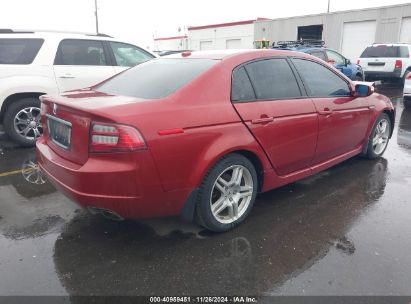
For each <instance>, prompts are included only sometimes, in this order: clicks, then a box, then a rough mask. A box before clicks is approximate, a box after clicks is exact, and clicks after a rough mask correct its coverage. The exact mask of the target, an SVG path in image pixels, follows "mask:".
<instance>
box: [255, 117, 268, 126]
mask: <svg viewBox="0 0 411 304" xmlns="http://www.w3.org/2000/svg"><path fill="white" fill-rule="evenodd" d="M272 121H274V117H261V118H257V119H253V120H252V121H251V123H252V124H254V125H256V124H267V123H270V122H272Z"/></svg>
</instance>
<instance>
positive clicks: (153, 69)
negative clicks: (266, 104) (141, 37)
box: [94, 58, 218, 99]
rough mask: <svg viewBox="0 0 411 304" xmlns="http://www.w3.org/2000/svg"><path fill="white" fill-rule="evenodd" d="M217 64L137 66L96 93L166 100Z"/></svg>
mask: <svg viewBox="0 0 411 304" xmlns="http://www.w3.org/2000/svg"><path fill="white" fill-rule="evenodd" d="M217 62H218V61H217V60H212V59H165V58H163V59H155V60H151V61H148V62H145V63H142V64H140V65H138V66H135V67H134V68H131V69H129V70H127V71H125V72H123V73H121V74H119V75H117V76H116V77H114V78H112V79H110V80H108V81H106V82H104V83H102V84H101V85H99V86H97V87H95V88H94V89H95V90H96V91H100V92H103V93H107V94H113V95H124V96H133V97H137V98H144V99H158V98H163V97H166V96H168V95H170V94H172V93H174V92H175V91H177V90H178V89H180V88H181V87H183V86H184V85H186V84H187V83H188V82H190V81H191V80H192V79H194V78H195V77H197V76H199V75H200V74H201V73H203V72H205V71H206V70H208V69H209V68H210V67H212V66H213V65H215V64H216V63H217Z"/></svg>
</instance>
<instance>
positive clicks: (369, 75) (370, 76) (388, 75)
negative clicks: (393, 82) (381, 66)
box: [364, 70, 401, 80]
mask: <svg viewBox="0 0 411 304" xmlns="http://www.w3.org/2000/svg"><path fill="white" fill-rule="evenodd" d="M364 74H365V79H366V80H381V79H399V78H401V70H395V71H393V72H375V71H364Z"/></svg>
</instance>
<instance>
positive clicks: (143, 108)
mask: <svg viewBox="0 0 411 304" xmlns="http://www.w3.org/2000/svg"><path fill="white" fill-rule="evenodd" d="M41 100H42V105H41V109H42V113H44V115H43V121H42V122H43V128H44V136H42V137H41V138H40V139H39V140H38V141H37V151H38V155H39V165H40V167H41V169H42V170H43V171H44V172H45V174H46V175H47V176H48V177H49V179H50V180H51V181H52V182H53V183H54V184H55V185H56V187H57V188H59V189H60V190H61V191H62V192H64V193H65V194H66V195H68V196H69V197H71V198H72V199H73V200H74V201H76V202H77V203H79V204H80V205H81V206H84V207H87V208H88V209H89V210H90V211H92V212H96V213H101V214H103V215H105V216H108V217H111V218H115V219H122V218H147V217H157V216H171V215H177V214H181V215H182V216H183V218H185V219H189V220H193V219H195V220H196V222H197V223H199V224H200V225H202V226H204V227H207V228H208V229H210V230H213V231H227V230H229V229H232V228H233V227H235V226H236V225H238V224H240V223H241V222H242V221H244V219H245V218H246V217H247V216H248V214H249V213H250V211H251V208H252V206H253V204H254V201H255V198H256V195H257V193H258V192H265V191H268V190H271V189H273V188H276V187H280V186H282V185H285V184H288V183H291V182H294V181H296V180H299V179H301V178H304V177H307V176H310V175H312V174H315V173H318V172H320V171H322V170H325V169H327V168H329V167H331V166H333V165H335V164H337V163H340V162H342V161H344V160H346V159H348V158H350V157H353V156H355V155H358V154H362V155H365V156H367V157H368V158H371V159H373V158H377V157H380V156H381V155H382V154H383V153H384V151H385V149H386V147H387V144H388V141H389V138H390V137H391V135H392V130H393V126H394V115H395V114H394V108H393V105H392V103H391V101H390V99H389V98H387V97H385V96H383V95H380V94H377V93H374V87H373V86H372V84H370V83H353V82H351V81H350V80H349V79H348V78H347V77H345V76H344V75H343V74H341V73H340V72H339V71H338V70H336V69H335V68H333V67H332V66H330V65H328V64H327V63H325V62H323V61H322V60H319V59H317V58H316V57H313V56H310V55H307V54H304V53H297V52H292V51H279V50H227V51H220V52H216V51H214V52H193V53H184V54H178V55H170V56H167V57H162V58H158V59H155V60H152V61H149V62H146V63H143V64H140V65H138V66H136V67H134V68H132V69H130V70H128V71H125V72H124V73H121V74H119V75H117V76H115V77H113V78H111V79H109V80H106V81H105V82H103V83H101V84H99V85H96V86H93V87H91V88H89V89H84V90H80V91H74V92H68V93H65V94H63V95H60V96H42V97H41Z"/></svg>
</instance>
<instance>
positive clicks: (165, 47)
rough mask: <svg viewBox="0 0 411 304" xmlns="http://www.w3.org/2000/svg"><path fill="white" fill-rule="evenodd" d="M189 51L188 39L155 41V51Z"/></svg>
mask: <svg viewBox="0 0 411 304" xmlns="http://www.w3.org/2000/svg"><path fill="white" fill-rule="evenodd" d="M170 50H187V38H179V39H171V38H159V39H154V51H170Z"/></svg>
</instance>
